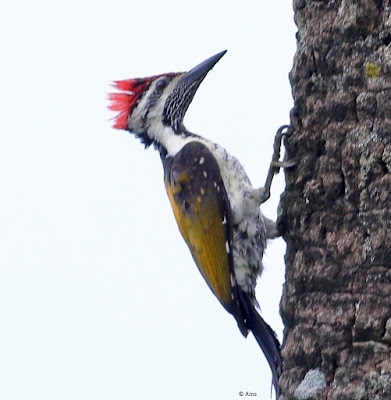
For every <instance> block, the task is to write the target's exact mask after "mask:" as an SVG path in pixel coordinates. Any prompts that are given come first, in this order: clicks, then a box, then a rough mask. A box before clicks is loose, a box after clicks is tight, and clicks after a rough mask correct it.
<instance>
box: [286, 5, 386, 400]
mask: <svg viewBox="0 0 391 400" xmlns="http://www.w3.org/2000/svg"><path fill="white" fill-rule="evenodd" d="M294 9H295V20H296V23H297V26H298V34H297V52H296V55H295V59H294V65H293V69H292V71H291V75H290V79H291V84H292V90H293V96H294V102H295V105H294V108H293V110H292V113H291V129H290V134H289V135H288V137H287V138H286V143H285V144H286V149H287V153H288V159H293V160H294V161H295V162H296V165H295V167H294V168H292V169H289V170H286V180H287V188H286V191H285V192H284V194H283V197H282V200H281V207H282V215H281V218H280V222H279V225H280V229H281V230H282V231H283V235H284V238H285V240H286V242H287V253H286V264H287V272H286V284H285V287H284V293H283V299H282V303H281V312H282V316H283V320H284V323H285V339H284V346H283V358H284V373H283V375H282V377H281V380H280V384H281V388H282V393H283V395H284V399H327V400H370V399H377V400H383V399H384V400H386V399H387V400H390V399H391V173H390V172H391V44H390V43H391V1H390V0H383V1H382V0H334V1H332V0H330V1H327V0H323V1H314V0H313V1H311V0H294Z"/></svg>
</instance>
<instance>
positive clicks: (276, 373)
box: [239, 289, 282, 399]
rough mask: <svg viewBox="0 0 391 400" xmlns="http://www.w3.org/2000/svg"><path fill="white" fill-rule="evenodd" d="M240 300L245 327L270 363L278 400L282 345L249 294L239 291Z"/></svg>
mask: <svg viewBox="0 0 391 400" xmlns="http://www.w3.org/2000/svg"><path fill="white" fill-rule="evenodd" d="M239 298H240V302H241V304H242V306H243V309H242V311H243V314H244V318H245V321H244V323H245V326H246V328H247V329H248V330H250V331H251V332H252V333H253V335H254V337H255V339H256V341H257V342H258V344H259V346H260V347H261V349H262V351H263V353H264V354H265V357H266V359H267V361H268V363H269V366H270V369H271V371H272V376H273V386H274V390H275V391H276V399H278V397H279V395H280V388H279V385H278V380H279V378H280V375H281V373H282V359H281V351H280V343H279V341H278V339H277V336H276V334H275V333H274V331H273V329H272V328H271V327H270V326H269V325H268V324H267V323H266V322H265V321H264V320H263V318H262V317H261V316H260V315H259V314H258V312H257V311H256V310H255V308H254V306H253V304H252V303H251V301H250V299H249V297H248V295H247V293H245V292H243V291H242V290H240V289H239Z"/></svg>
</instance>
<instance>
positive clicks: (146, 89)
mask: <svg viewBox="0 0 391 400" xmlns="http://www.w3.org/2000/svg"><path fill="white" fill-rule="evenodd" d="M225 53H226V51H222V52H221V53H218V54H216V55H214V56H212V57H210V58H208V59H207V60H205V61H204V62H202V63H201V64H199V65H197V66H196V67H194V68H193V69H191V70H190V71H189V72H181V73H168V74H162V75H156V76H152V77H149V78H138V79H128V80H123V81H115V82H114V84H113V85H114V87H115V88H116V89H117V92H116V93H111V94H110V95H109V100H110V105H109V109H110V110H112V111H115V112H117V115H116V116H115V117H114V124H113V127H114V128H117V129H125V130H129V131H130V132H132V133H134V134H135V135H136V136H137V137H139V138H140V139H141V141H142V142H143V143H144V144H145V145H146V146H149V145H150V144H152V143H154V144H156V145H158V146H160V145H162V144H164V143H163V141H164V140H163V139H164V136H166V135H168V134H170V135H172V134H174V135H179V136H186V135H189V132H188V131H187V130H186V129H185V128H184V126H183V119H184V116H185V113H186V111H187V109H188V107H189V105H190V103H191V101H192V100H193V97H194V95H195V93H196V91H197V89H198V87H199V85H200V84H201V82H202V81H203V80H204V78H205V76H206V75H207V73H208V72H209V71H210V70H211V69H212V68H213V66H214V65H215V64H216V63H217V62H218V61H219V60H220V58H221V57H222V56H223V55H224V54H225ZM168 132H169V133H168Z"/></svg>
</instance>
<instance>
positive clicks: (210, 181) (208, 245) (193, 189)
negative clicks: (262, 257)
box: [164, 142, 237, 314]
mask: <svg viewBox="0 0 391 400" xmlns="http://www.w3.org/2000/svg"><path fill="white" fill-rule="evenodd" d="M164 169H165V179H164V180H165V185H166V190H167V194H168V197H169V199H170V203H171V206H172V209H173V212H174V215H175V218H176V221H177V223H178V227H179V230H180V231H181V233H182V236H183V238H184V239H185V241H186V243H187V245H188V246H189V249H190V251H191V254H192V255H193V258H194V261H195V263H196V264H197V267H198V269H199V270H200V272H201V274H202V276H203V277H204V279H205V280H206V282H207V284H208V285H209V287H210V289H211V290H212V292H213V293H214V294H215V295H216V297H217V298H218V299H219V300H220V302H221V303H222V305H223V306H224V307H225V308H226V309H227V310H228V311H229V312H231V313H233V314H236V313H235V309H236V308H237V307H236V304H237V299H236V286H235V279H234V276H233V261H232V251H231V247H232V216H231V209H230V205H229V201H228V198H227V194H226V191H225V187H224V183H223V181H222V178H221V175H220V170H219V167H218V165H217V162H216V160H215V158H214V157H213V155H212V154H211V153H210V152H209V150H208V149H207V148H206V147H205V146H204V145H203V144H202V143H199V142H191V143H189V144H187V145H186V146H185V147H184V148H183V149H182V150H181V151H180V152H179V153H178V154H177V155H176V156H175V157H172V158H171V157H167V158H166V159H165V160H164ZM231 275H232V277H231Z"/></svg>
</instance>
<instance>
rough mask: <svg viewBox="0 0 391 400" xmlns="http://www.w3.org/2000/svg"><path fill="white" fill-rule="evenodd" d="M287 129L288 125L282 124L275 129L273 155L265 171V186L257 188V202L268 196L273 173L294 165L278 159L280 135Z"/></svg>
mask: <svg viewBox="0 0 391 400" xmlns="http://www.w3.org/2000/svg"><path fill="white" fill-rule="evenodd" d="M288 130H289V125H283V126H281V127H280V128H279V129H278V130H277V133H276V136H275V137H274V145H273V157H272V161H271V163H270V166H269V171H268V173H267V177H266V182H265V186H263V187H260V188H259V189H257V192H258V193H257V200H258V201H259V204H262V203H264V202H265V201H266V200H267V199H268V198H269V197H270V187H271V185H272V181H273V178H274V175H276V174H278V173H279V172H280V168H281V167H282V168H290V167H292V166H293V165H295V163H294V162H290V161H280V149H281V140H282V137H283V136H284V135H286V134H287V133H288Z"/></svg>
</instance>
